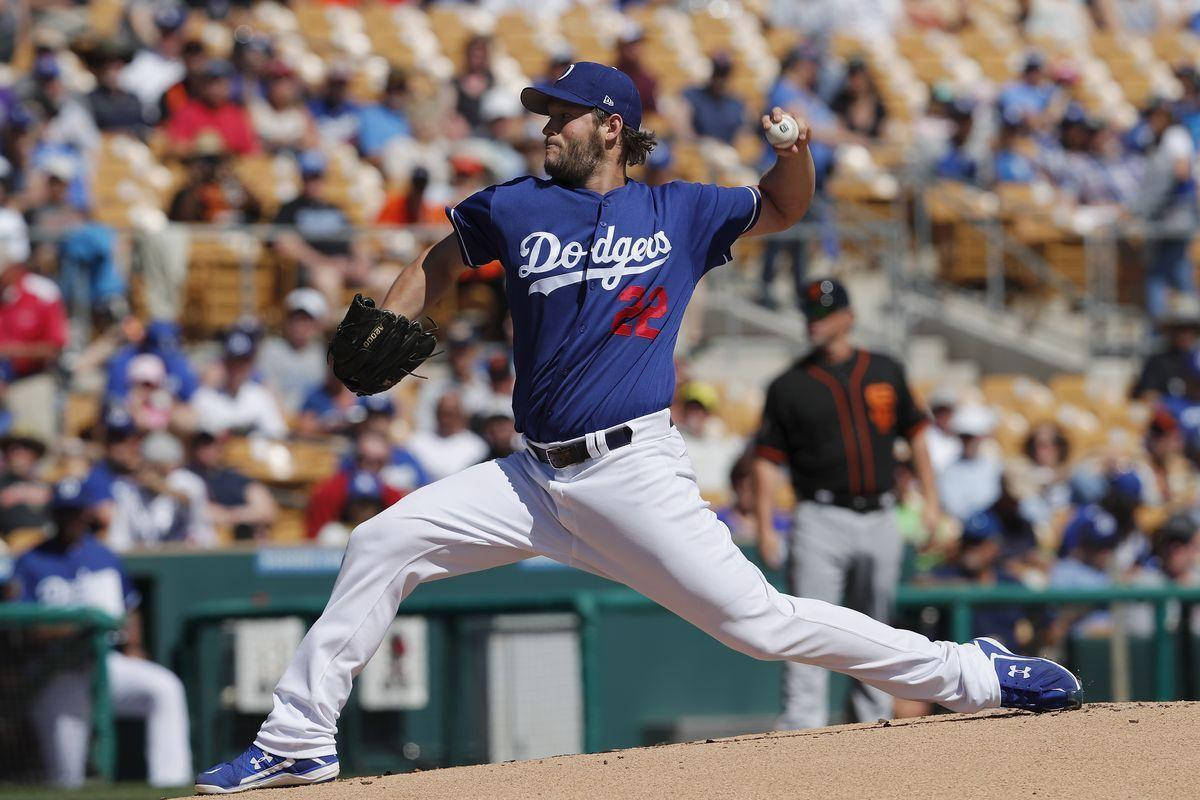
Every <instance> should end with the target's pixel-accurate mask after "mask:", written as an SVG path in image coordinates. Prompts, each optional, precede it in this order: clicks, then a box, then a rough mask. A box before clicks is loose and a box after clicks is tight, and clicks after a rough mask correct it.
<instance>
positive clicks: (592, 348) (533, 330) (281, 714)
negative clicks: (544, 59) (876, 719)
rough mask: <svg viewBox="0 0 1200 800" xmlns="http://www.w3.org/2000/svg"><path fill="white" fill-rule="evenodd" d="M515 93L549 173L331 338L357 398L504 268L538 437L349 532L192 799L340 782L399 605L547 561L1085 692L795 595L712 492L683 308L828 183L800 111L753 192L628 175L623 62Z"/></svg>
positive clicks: (925, 671)
mask: <svg viewBox="0 0 1200 800" xmlns="http://www.w3.org/2000/svg"><path fill="white" fill-rule="evenodd" d="M521 100H522V103H523V104H524V105H525V108H526V109H528V110H530V111H532V112H533V113H535V114H540V115H543V116H545V117H547V118H548V119H547V122H546V124H545V127H544V128H543V129H542V132H543V134H544V136H545V151H546V159H545V163H546V171H547V173H548V174H549V176H550V177H549V179H540V178H534V177H523V178H518V179H515V180H512V181H509V182H507V183H504V184H500V185H497V186H489V187H487V188H485V189H482V190H480V191H478V192H476V193H475V194H473V195H471V196H470V197H468V198H467V199H465V200H463V201H462V202H461V203H459V204H458V205H456V206H454V207H453V208H451V209H449V210H448V212H447V214H448V216H449V218H450V222H451V224H452V225H453V227H454V231H453V233H452V234H450V235H449V236H447V237H446V238H445V239H443V240H442V241H440V242H438V243H437V244H435V245H434V246H433V247H432V248H431V249H430V250H428V251H427V252H425V253H424V254H423V255H422V256H421V257H419V258H418V259H417V260H416V261H415V262H413V263H412V264H410V265H409V266H408V267H406V268H405V269H404V270H403V271H402V272H401V273H400V275H399V276H398V277H397V278H396V281H395V283H394V284H393V285H392V287H391V289H390V290H389V291H388V293H387V295H386V296H385V297H384V298H383V301H382V303H381V304H380V306H379V307H376V306H375V304H374V302H373V301H368V300H364V299H363V298H361V297H356V298H355V300H354V302H353V303H352V304H351V307H350V310H349V311H348V312H347V314H346V317H345V319H344V320H343V321H342V323H341V325H339V327H338V330H337V331H336V332H335V334H334V337H333V340H332V341H331V342H330V354H331V357H332V361H333V368H334V371H335V373H336V374H337V375H338V377H339V378H340V379H341V380H342V381H343V383H345V384H346V385H347V386H348V387H350V388H351V389H353V390H354V391H356V392H359V393H361V394H374V393H377V392H380V391H384V390H386V389H388V388H390V387H391V386H392V385H394V384H395V383H396V382H397V381H398V380H400V379H401V378H402V377H404V376H405V375H406V374H409V373H410V372H411V371H412V370H413V369H415V368H417V367H419V366H420V364H421V363H422V362H423V361H424V360H425V359H426V358H428V357H429V355H430V354H431V353H432V351H433V348H434V344H435V340H434V337H433V336H432V334H430V333H428V332H426V331H424V330H423V329H422V328H421V325H420V323H419V322H415V321H412V320H416V319H417V318H418V317H419V316H420V315H421V313H422V312H423V310H424V309H426V308H429V307H430V306H432V304H433V303H435V302H436V301H437V299H438V298H439V297H441V296H442V295H443V294H444V293H445V292H446V291H447V289H449V288H450V287H451V286H453V285H454V282H455V281H456V279H457V278H458V276H459V275H460V274H462V273H463V271H464V270H466V269H471V268H475V267H478V266H480V265H483V264H487V263H488V262H491V261H493V260H497V261H499V262H500V263H501V264H502V265H503V267H504V271H505V278H506V292H507V294H508V300H509V304H510V308H511V313H512V321H513V331H514V365H515V371H516V386H515V389H514V392H513V411H514V414H515V417H516V427H517V430H518V431H519V432H521V433H522V434H523V435H524V437H525V440H526V445H527V447H526V449H524V450H522V451H519V452H516V453H513V454H512V455H509V456H506V457H504V458H500V459H495V460H490V461H485V462H483V463H481V464H477V465H475V466H472V467H469V468H468V469H465V470H463V471H461V472H458V473H455V474H453V475H450V476H448V477H446V478H443V479H441V480H439V481H436V482H434V483H431V484H429V485H427V486H424V487H422V488H420V489H418V490H416V491H414V492H412V493H411V494H409V495H408V496H406V497H405V498H404V499H402V500H400V501H399V502H397V503H395V504H394V505H392V506H391V507H389V508H388V509H386V510H384V511H383V512H381V513H380V514H378V515H377V516H375V517H374V518H372V519H371V520H369V521H367V522H365V523H363V524H361V525H359V526H357V527H356V528H355V529H354V531H353V533H352V534H351V536H350V542H349V545H348V546H347V548H346V554H345V557H344V558H343V561H342V566H341V570H340V572H339V574H338V577H337V581H336V583H335V584H334V588H333V593H332V596H331V597H330V599H329V602H328V604H327V605H326V607H325V611H324V612H323V613H322V615H321V617H320V618H319V619H318V620H317V621H316V622H315V623H314V624H313V626H312V628H310V629H309V631H308V634H307V635H306V636H305V637H304V640H303V641H302V642H301V644H300V647H299V649H298V650H297V652H296V655H295V657H294V658H293V659H292V662H291V664H290V665H289V666H288V668H287V670H286V671H285V672H284V675H283V677H282V678H280V680H279V683H278V685H277V686H276V688H275V692H274V705H273V708H272V710H271V713H270V714H269V715H268V717H267V719H266V721H265V722H264V723H263V725H262V727H261V728H260V729H259V732H258V736H257V737H256V738H255V740H254V742H253V743H252V744H251V745H250V747H249V748H247V749H246V751H245V752H243V753H242V754H241V755H240V756H238V757H237V758H235V759H233V760H232V761H229V762H225V763H222V764H217V765H216V766H214V767H212V768H210V769H208V770H206V771H204V772H202V773H201V774H200V775H199V776H198V777H197V780H196V789H197V791H199V792H202V793H214V794H215V793H230V792H239V791H244V790H247V789H256V788H260V787H267V786H284V785H298V784H306V783H318V782H321V781H326V780H330V779H332V778H333V777H335V776H336V775H337V774H338V771H339V765H338V758H337V746H336V743H335V738H334V737H335V734H336V731H337V721H338V716H339V714H340V713H341V710H342V707H343V705H344V704H345V703H346V700H347V698H348V697H349V695H350V688H351V684H352V681H353V679H354V676H355V675H356V674H358V672H359V671H360V670H361V669H362V668H363V666H364V665H365V664H366V662H367V661H368V659H370V657H371V656H372V655H373V654H374V653H375V651H376V650H377V649H378V647H379V645H380V642H381V641H382V640H383V637H384V635H385V633H386V631H387V628H388V626H389V625H390V624H391V622H392V620H393V619H394V618H395V616H396V612H397V610H398V608H399V606H400V604H401V602H402V601H403V600H404V598H405V597H407V596H408V595H409V594H411V593H412V591H413V590H414V589H416V587H417V586H419V585H420V584H421V583H424V582H426V581H432V580H438V579H442V578H448V577H452V576H455V575H462V574H464V573H468V572H475V571H478V570H482V569H488V568H490V567H498V566H501V565H505V564H512V563H514V562H517V561H521V560H523V559H526V558H530V557H532V556H536V555H545V556H548V557H550V558H552V559H554V560H556V561H559V562H561V563H564V564H567V565H570V566H573V567H577V568H579V569H583V570H586V571H589V572H592V573H594V574H597V575H600V576H603V577H606V578H610V579H612V580H614V581H618V582H620V583H624V584H626V585H628V586H630V587H632V588H633V589H636V590H637V591H639V592H641V593H642V594H644V595H645V596H646V597H648V598H650V599H651V600H654V601H655V602H657V603H659V604H661V605H662V606H664V607H665V608H667V609H669V610H670V611H673V612H674V613H676V614H678V615H679V616H680V617H682V618H683V619H685V620H687V621H689V622H691V623H692V624H694V625H696V626H697V627H699V628H700V629H702V630H704V631H706V632H707V633H709V634H711V635H712V636H713V637H715V638H716V639H718V640H719V641H721V642H723V643H724V644H726V645H728V646H729V647H732V648H734V649H736V650H739V651H741V652H743V653H745V654H747V655H750V656H753V657H755V658H760V659H772V660H789V661H799V662H803V663H808V664H814V665H817V666H821V667H825V668H827V669H832V670H835V671H838V672H843V673H845V674H847V675H850V676H851V677H853V678H856V679H858V680H861V681H865V682H867V683H869V684H870V685H872V686H875V687H877V688H879V689H881V690H883V691H886V692H889V693H891V694H895V695H899V696H901V697H906V698H912V699H920V700H928V701H932V702H937V703H941V704H942V705H944V706H946V707H948V708H950V709H951V710H955V711H977V710H980V709H985V708H995V707H998V706H1007V707H1017V708H1026V709H1030V710H1037V711H1044V710H1050V709H1065V708H1074V707H1078V705H1079V704H1080V701H1081V686H1080V684H1079V681H1078V680H1077V679H1076V678H1075V676H1074V675H1072V674H1071V673H1070V672H1069V671H1067V670H1066V669H1065V668H1063V667H1061V666H1059V665H1058V664H1055V663H1054V662H1052V661H1047V660H1045V659H1040V658H1024V657H1021V656H1017V655H1014V654H1012V653H1010V652H1008V651H1007V650H1005V649H1004V648H1003V647H1001V646H1000V645H999V644H998V643H996V642H994V641H991V640H987V639H979V640H975V641H974V642H971V643H967V644H957V643H954V642H934V641H930V640H929V639H927V638H926V637H924V636H921V635H919V634H917V633H913V632H911V631H904V630H897V629H895V628H892V627H889V626H888V625H885V624H884V623H882V622H878V621H876V620H874V619H871V618H870V617H868V616H866V615H865V614H860V613H858V612H856V611H851V610H849V609H846V608H841V607H839V606H836V605H832V604H830V603H826V602H823V601H820V600H812V599H805V598H799V597H792V596H789V595H785V594H782V593H780V592H778V591H777V590H776V589H775V588H774V587H773V586H771V584H770V583H769V582H768V581H767V580H766V578H765V577H764V576H763V574H762V572H761V571H760V570H759V569H758V568H757V567H756V566H755V565H754V564H753V563H752V562H751V561H750V560H749V559H747V558H746V556H745V555H744V554H743V553H742V551H741V550H740V549H739V548H738V547H737V546H736V545H735V544H734V543H733V540H732V539H731V537H730V534H729V529H728V528H726V527H725V525H724V524H723V523H721V522H720V521H719V520H718V519H717V517H716V515H715V514H714V513H713V512H712V511H711V510H710V509H709V508H708V506H707V504H706V503H705V502H704V501H703V500H702V499H701V497H700V491H699V489H698V487H697V485H696V480H695V474H694V472H693V469H692V467H691V464H690V462H689V460H688V455H687V447H686V445H685V444H684V441H683V439H682V437H681V436H680V434H679V431H678V430H676V429H675V427H674V426H673V425H672V424H671V420H670V411H669V406H670V403H671V397H672V393H673V391H674V374H675V373H674V364H673V359H672V354H673V350H674V348H675V341H676V337H677V336H678V333H679V325H680V321H681V320H682V318H683V312H684V309H685V308H686V307H687V304H688V300H689V299H690V298H691V295H692V292H693V290H694V289H695V287H696V284H697V282H698V281H699V280H700V279H701V278H702V277H703V276H704V274H705V273H707V272H708V271H709V270H711V269H714V268H716V267H719V266H721V265H722V264H726V263H728V262H729V261H730V260H731V259H732V254H731V252H730V249H731V247H732V246H733V244H734V242H735V241H736V240H737V239H738V238H739V237H741V236H761V235H764V234H770V233H775V232H777V231H782V230H785V229H786V228H788V227H790V226H791V225H793V224H794V223H796V222H798V221H799V220H800V218H801V217H803V215H804V213H805V211H806V210H807V208H808V205H809V203H810V201H811V199H812V195H813V182H814V175H813V164H812V159H811V157H810V156H809V153H808V135H807V129H806V127H805V126H804V125H803V123H799V122H798V121H797V120H794V119H792V118H791V117H786V116H785V115H784V113H783V111H782V110H781V109H779V108H775V109H773V110H772V112H771V114H770V115H764V116H763V118H762V126H763V130H764V133H765V135H766V136H767V137H768V140H770V141H772V142H773V146H774V147H775V152H776V153H777V154H778V158H777V160H776V163H775V164H774V166H772V167H771V168H770V169H769V170H768V171H767V172H766V174H764V175H763V176H762V178H761V180H760V181H759V183H758V185H757V186H737V187H729V188H727V187H721V186H713V185H702V184H695V183H685V182H680V181H676V182H672V183H667V184H665V185H662V186H653V187H651V186H647V185H645V184H643V183H640V182H638V181H634V180H630V179H629V178H628V176H627V174H626V168H627V167H628V166H631V165H636V164H639V163H642V162H643V161H644V160H645V158H646V156H647V155H648V154H649V152H650V150H651V149H652V148H653V146H654V144H655V139H654V135H653V134H652V133H651V132H648V131H643V130H641V120H642V102H641V99H640V97H639V95H638V91H637V89H636V88H635V86H634V84H633V81H632V80H631V79H630V78H629V76H627V75H625V74H624V73H623V72H621V71H619V70H617V69H614V68H612V67H608V66H605V65H602V64H596V63H592V62H578V63H575V64H572V65H570V66H568V67H567V69H566V71H565V72H563V74H562V75H561V76H559V78H558V80H556V81H555V82H554V83H553V84H551V85H550V86H543V87H539V88H535V87H529V88H526V89H525V90H524V91H523V92H522V94H521Z"/></svg>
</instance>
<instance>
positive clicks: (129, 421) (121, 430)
mask: <svg viewBox="0 0 1200 800" xmlns="http://www.w3.org/2000/svg"><path fill="white" fill-rule="evenodd" d="M136 431H137V426H136V425H135V424H134V422H133V417H132V416H130V414H129V412H128V411H126V410H125V409H124V408H122V407H121V406H110V407H109V409H108V411H107V412H105V414H104V434H105V438H106V439H107V440H108V441H114V440H117V439H126V438H128V437H129V436H132V435H133V434H134V433H135V432H136Z"/></svg>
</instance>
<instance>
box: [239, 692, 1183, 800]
mask: <svg viewBox="0 0 1200 800" xmlns="http://www.w3.org/2000/svg"><path fill="white" fill-rule="evenodd" d="M1197 742H1200V703H1096V704H1092V705H1085V706H1084V707H1083V709H1082V710H1080V711H1068V712H1062V713H1058V714H1044V715H1040V716H1034V715H1033V714H1027V713H1024V712H1011V711H993V712H988V713H984V714H973V715H969V716H968V715H958V714H955V715H946V716H936V717H921V718H917V719H908V720H897V721H894V722H892V723H890V724H886V723H879V724H875V725H841V726H838V727H834V728H822V729H821V730H815V731H797V732H794V733H771V734H764V735H762V736H741V737H738V738H736V739H718V740H716V741H708V742H693V743H690V744H678V745H664V746H659V747H641V748H637V749H633V750H620V751H613V752H608V753H596V754H593V755H580V756H558V757H555V758H543V759H539V760H537V761H521V762H512V763H508V764H485V765H482V766H476V767H457V768H454V769H441V770H434V771H431V772H419V773H413V774H406V775H390V776H387V777H383V778H347V779H345V780H339V781H336V782H334V783H327V784H322V785H320V786H311V787H305V788H294V789H265V790H259V791H254V792H251V793H248V794H246V795H239V797H241V796H245V797H246V798H247V800H384V798H386V799H387V800H408V799H409V798H412V799H413V800H417V799H418V798H419V799H420V800H441V799H442V798H446V800H450V799H451V798H453V800H476V798H478V800H534V798H539V799H541V800H557V799H558V798H562V800H641V799H642V798H644V799H645V800H684V799H685V798H687V799H690V798H696V800H713V799H714V798H730V799H731V800H737V799H740V798H746V800H776V799H778V800H796V798H809V797H811V798H821V799H822V800H825V798H847V800H884V799H885V798H898V800H925V799H926V798H928V799H931V800H932V799H933V798H938V799H939V800H940V799H941V798H944V799H945V800H991V799H992V798H995V800H1029V799H1030V798H1039V799H1041V798H1044V799H1045V800H1071V798H1080V800H1094V799H1095V798H1097V797H1104V798H1138V800H1141V799H1142V798H1151V797H1169V798H1193V797H1200V779H1198V777H1197V776H1200V749H1198V746H1197Z"/></svg>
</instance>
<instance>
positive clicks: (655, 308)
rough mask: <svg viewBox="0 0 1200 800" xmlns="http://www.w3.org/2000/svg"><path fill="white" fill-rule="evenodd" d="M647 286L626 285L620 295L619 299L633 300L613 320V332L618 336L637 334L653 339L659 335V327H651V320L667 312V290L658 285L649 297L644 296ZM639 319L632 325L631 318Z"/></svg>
mask: <svg viewBox="0 0 1200 800" xmlns="http://www.w3.org/2000/svg"><path fill="white" fill-rule="evenodd" d="M645 293H646V287H644V286H626V287H625V291H623V292H621V294H620V295H618V299H620V300H624V301H625V302H627V303H628V302H629V301H633V302H632V303H630V305H627V306H625V307H624V308H622V309H621V310H620V311H618V312H617V313H616V315H615V316H614V317H613V321H612V332H613V333H615V334H617V335H618V336H632V335H634V334H637V335H638V336H641V337H642V338H643V339H653V338H654V337H655V336H658V328H651V327H650V320H652V319H658V318H659V317H663V316H666V314H667V292H666V290H665V289H663V288H662V287H661V286H658V287H656V288H655V289H654V290H653V291H651V292H650V294H649V296H648V297H644V296H643V295H645ZM635 319H636V320H637V324H636V325H631V324H630V320H635Z"/></svg>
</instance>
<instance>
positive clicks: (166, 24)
mask: <svg viewBox="0 0 1200 800" xmlns="http://www.w3.org/2000/svg"><path fill="white" fill-rule="evenodd" d="M185 22H187V12H186V11H184V10H183V7H182V6H179V5H178V4H176V3H163V4H161V5H160V6H159V7H158V8H156V9H155V10H154V24H155V25H157V26H158V28H159V29H160V30H164V31H177V30H179V29H180V28H182V27H183V23H185Z"/></svg>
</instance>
